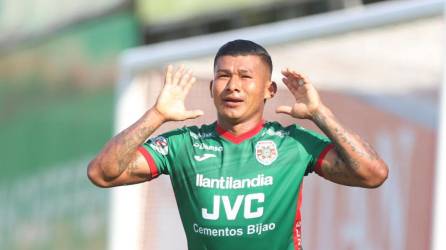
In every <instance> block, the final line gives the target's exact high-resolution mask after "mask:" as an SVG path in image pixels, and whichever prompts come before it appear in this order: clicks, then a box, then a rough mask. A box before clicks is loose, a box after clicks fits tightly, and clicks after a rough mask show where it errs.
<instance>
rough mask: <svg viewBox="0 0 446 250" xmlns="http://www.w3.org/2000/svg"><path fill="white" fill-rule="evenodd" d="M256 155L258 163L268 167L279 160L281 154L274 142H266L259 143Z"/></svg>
mask: <svg viewBox="0 0 446 250" xmlns="http://www.w3.org/2000/svg"><path fill="white" fill-rule="evenodd" d="M255 154H256V159H257V161H258V162H260V163H261V164H263V165H265V166H267V165H271V163H273V162H274V161H275V160H276V159H277V156H278V154H279V152H277V147H276V144H275V143H274V142H273V141H269V140H266V141H259V142H257V144H256V148H255Z"/></svg>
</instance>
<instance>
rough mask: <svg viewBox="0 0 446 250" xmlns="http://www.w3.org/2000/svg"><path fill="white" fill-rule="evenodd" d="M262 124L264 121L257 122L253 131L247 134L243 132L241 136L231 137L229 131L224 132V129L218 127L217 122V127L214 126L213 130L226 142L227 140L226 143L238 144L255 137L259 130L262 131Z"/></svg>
mask: <svg viewBox="0 0 446 250" xmlns="http://www.w3.org/2000/svg"><path fill="white" fill-rule="evenodd" d="M263 123H264V121H263V120H261V121H260V122H259V124H257V125H256V126H255V127H254V128H253V129H251V130H249V131H248V132H245V133H243V134H241V135H233V134H231V132H229V131H227V130H225V129H224V128H222V127H221V126H220V124H218V122H217V126H216V128H215V130H216V131H217V133H218V134H219V135H220V136H221V137H223V138H225V139H226V140H228V141H230V142H232V143H235V144H240V143H242V142H243V141H244V140H247V139H249V138H251V137H253V136H255V135H256V134H257V133H258V132H259V131H260V130H262V128H263Z"/></svg>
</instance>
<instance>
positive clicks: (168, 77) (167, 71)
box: [164, 64, 173, 84]
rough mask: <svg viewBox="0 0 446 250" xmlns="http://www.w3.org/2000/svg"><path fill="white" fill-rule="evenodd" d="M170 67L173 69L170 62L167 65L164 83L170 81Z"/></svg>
mask: <svg viewBox="0 0 446 250" xmlns="http://www.w3.org/2000/svg"><path fill="white" fill-rule="evenodd" d="M172 69H173V66H172V64H169V65H167V67H166V73H165V79H164V84H170V83H171V82H172Z"/></svg>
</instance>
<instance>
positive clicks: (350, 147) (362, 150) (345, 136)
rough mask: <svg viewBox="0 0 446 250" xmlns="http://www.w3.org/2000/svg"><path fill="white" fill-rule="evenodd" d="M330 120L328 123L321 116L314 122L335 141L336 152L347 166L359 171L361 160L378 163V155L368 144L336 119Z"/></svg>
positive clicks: (316, 117) (315, 118)
mask: <svg viewBox="0 0 446 250" xmlns="http://www.w3.org/2000/svg"><path fill="white" fill-rule="evenodd" d="M330 120H331V121H330V122H328V121H327V117H326V116H324V115H321V114H317V115H315V117H314V122H315V123H316V124H317V125H318V127H319V128H320V129H321V130H322V131H323V132H324V133H325V134H326V135H327V136H328V137H329V138H330V139H331V140H332V141H333V143H334V145H335V150H336V152H337V153H338V155H339V157H340V158H341V159H342V160H343V161H344V163H345V164H347V165H348V166H350V167H351V168H352V169H353V170H357V169H358V168H359V166H360V161H361V160H363V159H366V160H369V161H376V160H378V159H379V157H378V155H377V153H376V152H375V151H374V150H373V148H372V147H371V146H370V145H369V144H368V143H366V142H365V141H363V140H362V139H361V138H360V137H359V136H357V135H355V134H353V133H351V132H349V131H347V130H346V129H344V128H343V127H342V126H341V125H339V123H338V122H337V121H336V120H335V118H334V117H330ZM335 165H337V166H334V167H336V168H337V167H339V166H340V165H339V164H335ZM333 174H336V173H333Z"/></svg>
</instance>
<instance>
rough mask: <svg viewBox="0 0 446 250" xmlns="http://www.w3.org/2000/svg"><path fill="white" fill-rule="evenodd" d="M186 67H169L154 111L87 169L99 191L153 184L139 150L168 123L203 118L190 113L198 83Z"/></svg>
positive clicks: (116, 139)
mask: <svg viewBox="0 0 446 250" xmlns="http://www.w3.org/2000/svg"><path fill="white" fill-rule="evenodd" d="M195 80H196V79H195V77H192V75H191V72H190V71H187V72H186V71H185V70H184V68H183V67H181V68H179V69H178V70H177V71H176V72H174V73H173V72H172V66H168V68H167V71H166V77H165V82H164V87H163V89H162V90H161V93H160V95H159V97H158V99H157V101H156V104H155V106H154V107H153V108H151V109H149V110H148V111H147V112H146V113H145V114H144V115H143V116H142V117H141V118H140V119H139V120H138V121H137V122H135V123H134V124H133V125H131V126H130V127H128V128H127V129H125V130H123V131H122V132H120V133H119V134H117V135H116V136H114V137H113V138H112V139H111V140H110V141H109V142H108V143H107V144H106V145H105V147H104V148H103V149H102V151H101V152H100V153H99V154H98V155H96V157H95V158H94V159H93V160H92V161H91V162H90V164H89V165H88V178H89V179H90V180H91V182H93V183H94V184H95V185H97V186H99V187H114V186H120V185H128V184H136V183H141V182H144V181H148V180H150V176H151V173H150V168H149V166H148V163H147V162H146V160H145V158H144V156H143V155H142V154H141V153H140V152H139V151H138V148H139V147H140V146H141V145H142V144H143V143H144V142H145V141H146V140H147V138H149V137H150V136H151V135H152V134H153V133H154V132H155V130H156V129H158V128H159V127H160V126H161V125H162V124H163V123H165V122H167V121H183V120H186V119H193V118H196V117H198V116H200V115H202V114H203V112H202V111H200V110H193V111H188V110H186V109H185V107H184V99H185V97H186V95H187V93H188V92H189V90H190V88H191V87H192V85H193V84H194V82H195Z"/></svg>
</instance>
